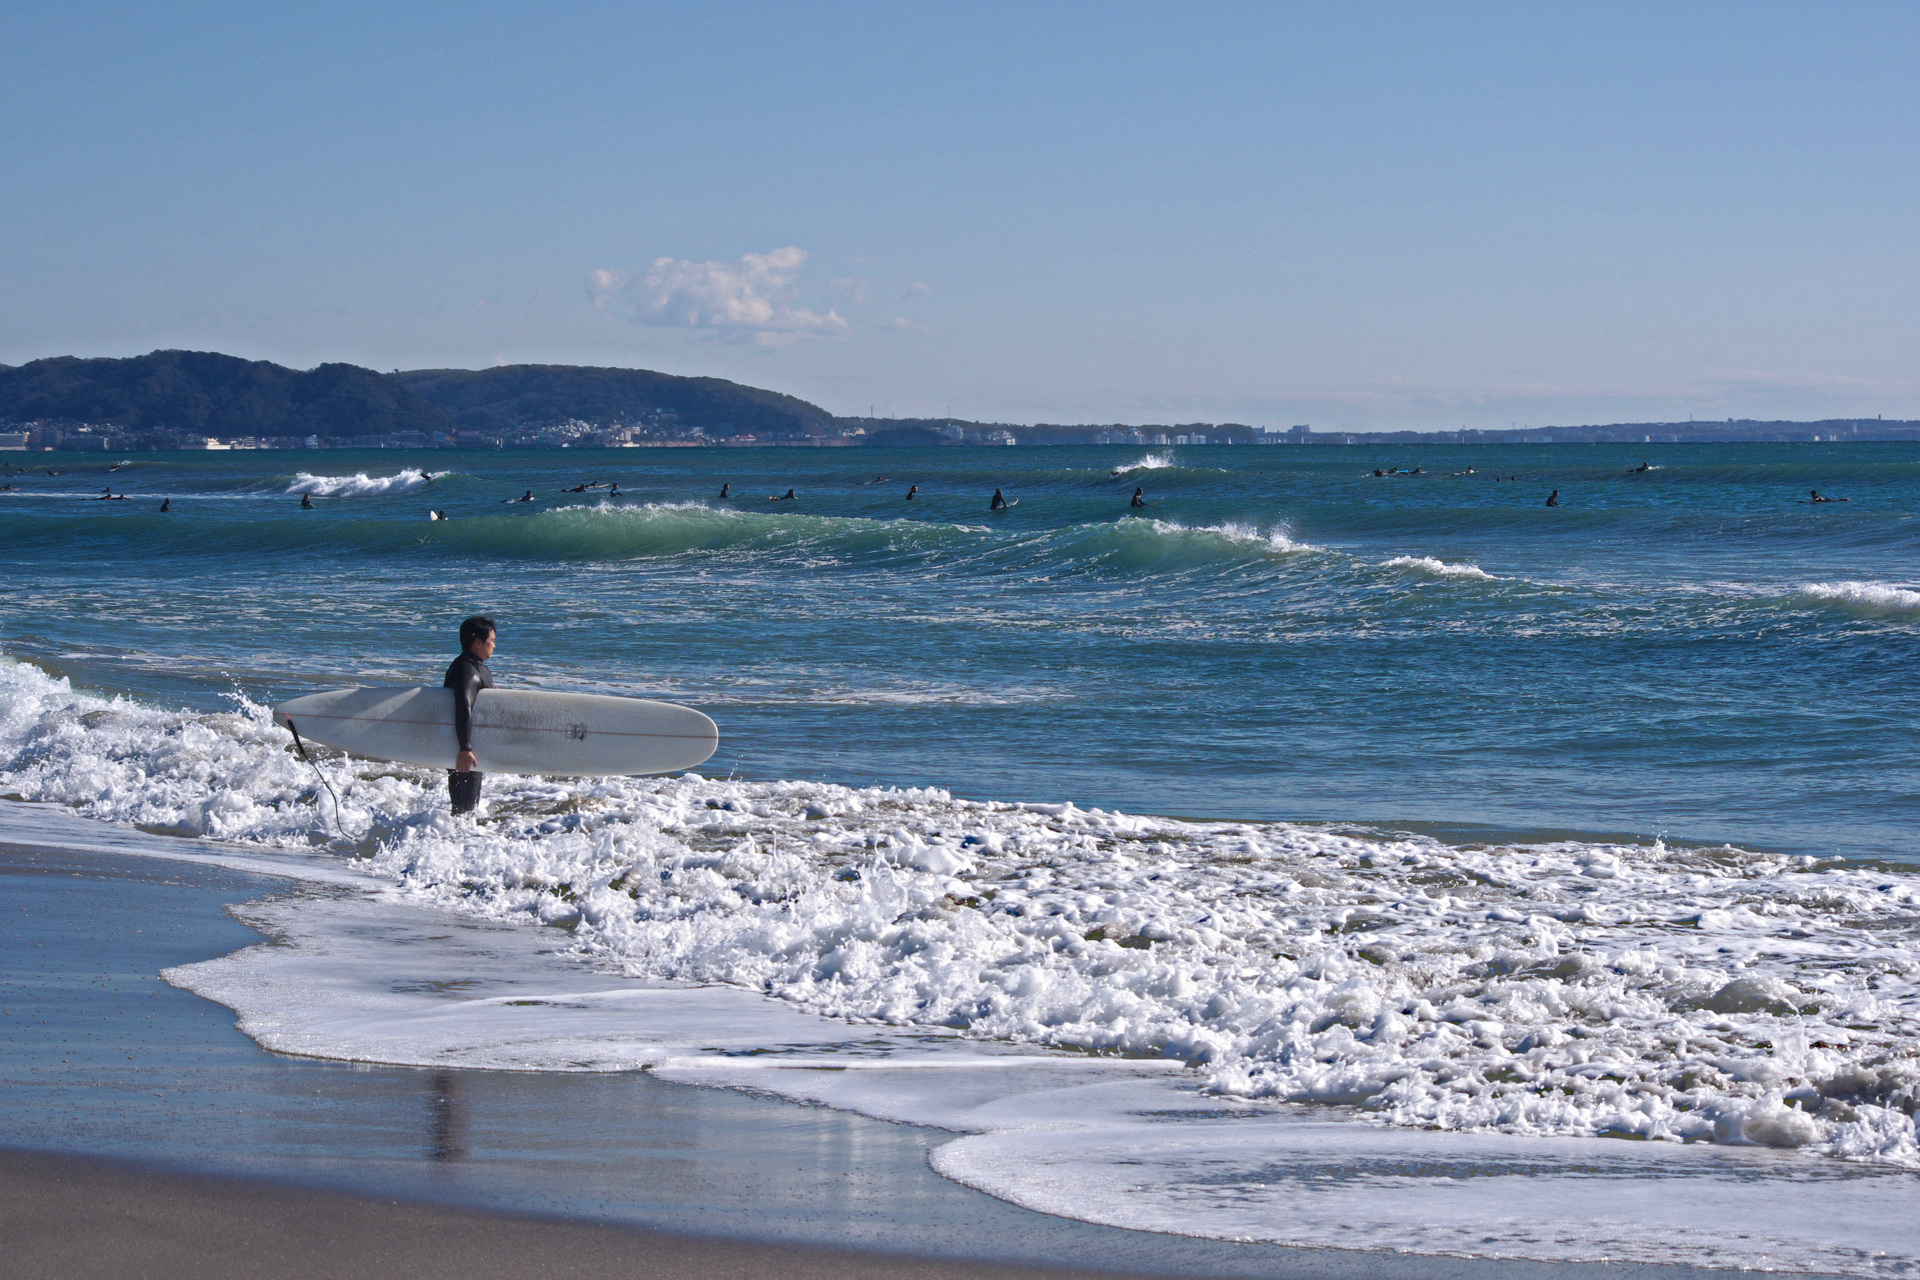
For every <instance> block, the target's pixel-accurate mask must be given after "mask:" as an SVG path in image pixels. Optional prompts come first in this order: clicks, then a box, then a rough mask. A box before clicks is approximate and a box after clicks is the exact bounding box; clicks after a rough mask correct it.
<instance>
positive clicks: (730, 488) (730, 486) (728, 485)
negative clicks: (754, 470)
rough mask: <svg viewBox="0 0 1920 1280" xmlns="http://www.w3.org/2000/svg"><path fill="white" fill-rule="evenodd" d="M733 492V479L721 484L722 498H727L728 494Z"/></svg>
mask: <svg viewBox="0 0 1920 1280" xmlns="http://www.w3.org/2000/svg"><path fill="white" fill-rule="evenodd" d="M732 492H733V482H732V481H728V482H727V483H726V484H723V485H721V486H720V496H721V497H722V498H725V497H726V496H727V495H728V494H730V493H732Z"/></svg>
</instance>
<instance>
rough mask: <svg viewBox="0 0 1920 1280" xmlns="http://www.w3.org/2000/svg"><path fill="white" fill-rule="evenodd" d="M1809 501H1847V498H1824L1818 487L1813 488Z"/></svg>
mask: <svg viewBox="0 0 1920 1280" xmlns="http://www.w3.org/2000/svg"><path fill="white" fill-rule="evenodd" d="M1807 501H1808V502H1845V501H1846V499H1845V498H1823V497H1821V496H1820V491H1819V490H1818V489H1814V490H1812V492H1811V496H1810V497H1808V499H1807Z"/></svg>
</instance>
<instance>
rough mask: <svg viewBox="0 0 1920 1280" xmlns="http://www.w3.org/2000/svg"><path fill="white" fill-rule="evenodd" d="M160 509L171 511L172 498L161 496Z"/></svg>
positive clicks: (10, 486) (9, 486)
mask: <svg viewBox="0 0 1920 1280" xmlns="http://www.w3.org/2000/svg"><path fill="white" fill-rule="evenodd" d="M7 487H8V488H9V489H11V488H12V487H13V486H12V485H8V486H7ZM160 509H161V510H162V511H171V510H173V499H172V498H162V499H160Z"/></svg>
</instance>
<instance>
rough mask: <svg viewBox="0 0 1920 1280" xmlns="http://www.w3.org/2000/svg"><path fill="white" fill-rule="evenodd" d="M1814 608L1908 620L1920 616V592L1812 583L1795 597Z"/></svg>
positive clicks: (1882, 585)
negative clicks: (1907, 618)
mask: <svg viewBox="0 0 1920 1280" xmlns="http://www.w3.org/2000/svg"><path fill="white" fill-rule="evenodd" d="M1794 595H1795V597H1796V598H1798V599H1799V600H1802V601H1806V602H1809V603H1813V604H1822V605H1838V606H1840V607H1841V608H1844V609H1847V610H1849V611H1851V612H1854V613H1859V614H1863V615H1868V616H1882V617H1905V616H1912V615H1915V614H1920V591H1915V590H1913V589H1911V588H1909V587H1895V586H1890V585H1888V584H1887V583H1884V582H1809V583H1807V584H1806V585H1804V586H1802V587H1800V588H1799V589H1798V590H1797V591H1796V592H1795V593H1794Z"/></svg>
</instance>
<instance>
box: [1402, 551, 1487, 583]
mask: <svg viewBox="0 0 1920 1280" xmlns="http://www.w3.org/2000/svg"><path fill="white" fill-rule="evenodd" d="M1383 563H1385V564H1386V566H1387V567H1388V568H1390V569H1412V570H1414V571H1415V572H1417V573H1425V574H1431V575H1432V576H1434V577H1436V578H1478V579H1480V580H1481V581H1483V582H1493V581H1495V580H1496V579H1495V578H1494V576H1493V575H1492V574H1490V573H1488V572H1487V571H1486V570H1485V569H1482V568H1481V567H1480V566H1479V565H1477V564H1449V563H1447V562H1446V561H1444V560H1436V559H1435V558H1434V557H1432V556H1395V557H1394V558H1393V559H1391V560H1387V561H1384V562H1383Z"/></svg>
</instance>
